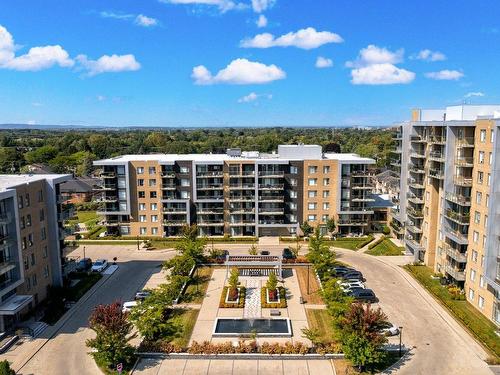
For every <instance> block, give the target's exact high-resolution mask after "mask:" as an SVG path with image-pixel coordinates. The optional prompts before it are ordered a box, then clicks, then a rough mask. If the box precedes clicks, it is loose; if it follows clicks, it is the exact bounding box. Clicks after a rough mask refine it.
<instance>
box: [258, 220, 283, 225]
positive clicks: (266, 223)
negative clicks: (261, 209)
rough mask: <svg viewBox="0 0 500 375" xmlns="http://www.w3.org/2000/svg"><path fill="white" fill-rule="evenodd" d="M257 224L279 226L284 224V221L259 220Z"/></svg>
mask: <svg viewBox="0 0 500 375" xmlns="http://www.w3.org/2000/svg"><path fill="white" fill-rule="evenodd" d="M259 224H261V225H280V224H285V220H274V219H268V220H266V219H263V220H259Z"/></svg>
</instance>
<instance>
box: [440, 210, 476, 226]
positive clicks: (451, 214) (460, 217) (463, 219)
mask: <svg viewBox="0 0 500 375" xmlns="http://www.w3.org/2000/svg"><path fill="white" fill-rule="evenodd" d="M444 216H445V217H447V218H448V219H450V220H453V221H454V222H455V223H458V224H461V225H469V222H470V215H469V214H460V213H458V212H456V211H453V210H452V209H450V208H448V209H447V210H446V211H445V213H444Z"/></svg>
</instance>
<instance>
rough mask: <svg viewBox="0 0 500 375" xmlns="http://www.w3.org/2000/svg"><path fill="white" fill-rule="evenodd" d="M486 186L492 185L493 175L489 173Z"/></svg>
mask: <svg viewBox="0 0 500 375" xmlns="http://www.w3.org/2000/svg"><path fill="white" fill-rule="evenodd" d="M486 184H487V185H488V186H490V185H491V173H488V179H487V180H486Z"/></svg>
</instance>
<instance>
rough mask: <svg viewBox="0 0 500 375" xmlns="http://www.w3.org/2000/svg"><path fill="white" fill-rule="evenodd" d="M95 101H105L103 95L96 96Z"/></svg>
mask: <svg viewBox="0 0 500 375" xmlns="http://www.w3.org/2000/svg"><path fill="white" fill-rule="evenodd" d="M96 99H97V101H98V102H103V101H105V100H106V97H105V96H104V95H97V96H96Z"/></svg>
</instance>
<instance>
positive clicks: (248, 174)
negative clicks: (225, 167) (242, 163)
mask: <svg viewBox="0 0 500 375" xmlns="http://www.w3.org/2000/svg"><path fill="white" fill-rule="evenodd" d="M254 176H255V171H242V172H240V171H236V172H231V171H229V177H231V178H245V177H254Z"/></svg>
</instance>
